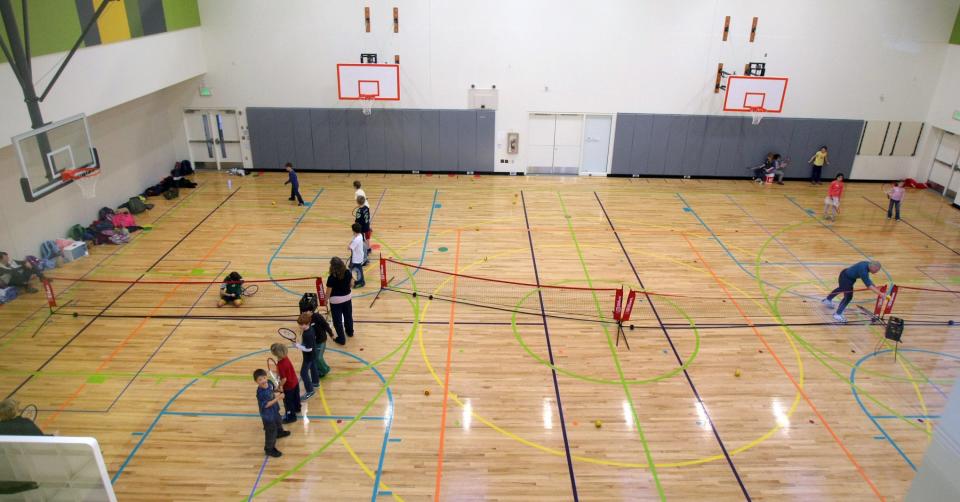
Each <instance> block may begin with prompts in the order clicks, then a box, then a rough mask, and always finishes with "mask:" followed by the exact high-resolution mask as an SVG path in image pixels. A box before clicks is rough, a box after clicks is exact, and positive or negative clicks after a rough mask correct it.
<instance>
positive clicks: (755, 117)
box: [750, 108, 763, 125]
mask: <svg viewBox="0 0 960 502" xmlns="http://www.w3.org/2000/svg"><path fill="white" fill-rule="evenodd" d="M762 110H763V108H751V109H750V122H751V123H752V124H753V125H757V124H759V123H760V121H761V120H763V113H762Z"/></svg>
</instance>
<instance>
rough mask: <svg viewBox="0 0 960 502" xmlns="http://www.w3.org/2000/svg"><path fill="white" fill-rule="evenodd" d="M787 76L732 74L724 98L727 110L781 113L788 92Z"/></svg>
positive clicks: (725, 109)
mask: <svg viewBox="0 0 960 502" xmlns="http://www.w3.org/2000/svg"><path fill="white" fill-rule="evenodd" d="M787 80H788V79H787V78H786V77H753V76H739V75H731V76H730V77H728V78H727V93H726V95H725V96H724V98H723V111H725V112H763V113H780V112H782V111H783V102H784V98H785V97H786V94H787Z"/></svg>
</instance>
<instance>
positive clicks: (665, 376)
mask: <svg viewBox="0 0 960 502" xmlns="http://www.w3.org/2000/svg"><path fill="white" fill-rule="evenodd" d="M537 291H539V290H538V289H534V290H533V291H531V292H529V293H527V294H526V295H524V296H523V297H522V298H521V299H520V301H519V302H517V304H516V305H514V310H513V314H512V315H511V318H510V325H511V328H512V329H513V336H514V338H516V339H517V343H519V344H520V347H522V348H523V350H524V351H525V352H526V353H527V355H529V356H530V357H532V358H533V359H534V360H535V361H537V362H539V363H540V364H542V365H544V366H546V367H548V368H551V369H553V370H556V372H557V373H562V374H564V375H566V376H568V377H570V378H575V379H577V380H580V381H583V382H590V383H597V384H603V385H622V384H624V383H625V384H627V385H640V384H647V383H654V382H659V381H661V380H666V379H668V378H672V377H674V376H676V375H677V374H679V373H680V372H681V371H683V370H685V369H687V368H688V367H689V366H690V365H691V364H693V361H694V360H695V359H696V358H697V355H698V354H699V353H700V330H699V329H697V327H696V323H695V322H694V320H693V318H691V317H690V316H689V315H688V314H687V313H686V312H685V311H684V310H683V309H682V308H680V306H679V305H677V304H676V303H674V302H672V301H670V300H668V299H666V298H664V300H666V302H667V303H669V304H670V305H671V306H673V308H674V309H676V310H677V312H679V313H680V315H681V316H683V317H684V318H685V319H686V320H687V321H688V322H689V323H690V326H691V327H692V328H693V336H694V349H693V352H691V354H690V357H688V358H687V360H686V361H684V362H683V364H682V365H681V366H678V367H677V368H676V369H673V370H671V371H668V372H666V373H661V374H659V375H655V376H652V377H650V378H643V379H639V380H635V379H627V380H614V379H612V378H600V377H595V376H590V375H581V374H580V373H577V372H575V371H571V370H568V369H565V368H562V367H560V366H557V365H555V364H551V363H550V361H548V360H546V359H544V358H543V357H541V356H540V355H539V354H537V353H536V352H534V351H533V349H531V348H530V346H529V345H527V342H526V341H525V340H524V339H523V336H522V335H521V334H520V327H519V326H518V325H517V315H518V314H519V312H518V311H517V309H519V308H520V306H521V305H523V304H524V303H525V302H526V300H527V298H529V297H530V296H532V295H533V294H534V293H536V292H537Z"/></svg>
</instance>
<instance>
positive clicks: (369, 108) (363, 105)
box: [360, 96, 374, 115]
mask: <svg viewBox="0 0 960 502" xmlns="http://www.w3.org/2000/svg"><path fill="white" fill-rule="evenodd" d="M373 101H374V96H360V109H361V110H363V114H364V115H370V114H372V113H373Z"/></svg>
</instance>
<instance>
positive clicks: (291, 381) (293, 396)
mask: <svg viewBox="0 0 960 502" xmlns="http://www.w3.org/2000/svg"><path fill="white" fill-rule="evenodd" d="M270 353H272V354H273V356H274V357H276V358H277V371H279V373H280V388H281V389H283V409H284V416H283V423H285V424H292V423H293V422H296V421H297V413H300V381H299V380H297V372H296V371H294V369H293V363H292V362H290V358H289V357H287V347H286V346H285V345H284V344H282V343H274V344H273V345H270Z"/></svg>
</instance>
